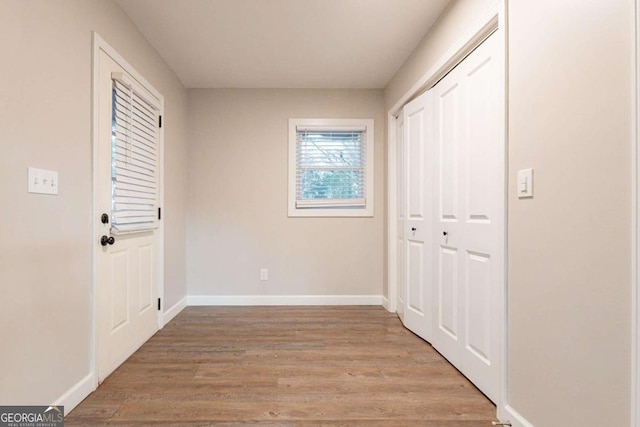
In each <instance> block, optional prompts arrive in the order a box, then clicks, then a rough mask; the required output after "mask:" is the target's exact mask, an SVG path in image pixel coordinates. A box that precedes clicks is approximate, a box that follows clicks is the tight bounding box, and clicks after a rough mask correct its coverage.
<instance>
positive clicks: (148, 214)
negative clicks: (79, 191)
mask: <svg viewBox="0 0 640 427" xmlns="http://www.w3.org/2000/svg"><path fill="white" fill-rule="evenodd" d="M111 79H112V81H113V89H112V104H111V105H112V122H111V232H112V233H113V234H126V233H137V232H144V231H148V230H152V229H154V228H157V226H158V199H159V184H158V176H159V175H158V166H159V140H160V138H159V121H158V118H159V111H160V105H159V103H158V101H157V100H156V99H155V98H154V97H153V96H151V95H150V94H148V92H147V91H145V90H144V88H142V87H141V86H139V85H137V84H136V83H135V82H134V81H132V80H131V79H130V78H129V77H128V76H127V75H126V74H124V73H113V74H112V75H111Z"/></svg>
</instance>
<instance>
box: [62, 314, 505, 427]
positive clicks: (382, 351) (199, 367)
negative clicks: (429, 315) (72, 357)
mask: <svg viewBox="0 0 640 427" xmlns="http://www.w3.org/2000/svg"><path fill="white" fill-rule="evenodd" d="M494 419H495V406H494V405H493V404H492V403H491V402H490V401H489V400H487V398H486V397H485V396H484V395H482V394H481V393H480V392H479V391H478V390H477V389H476V388H475V387H474V386H473V385H472V384H471V383H470V382H469V381H468V380H467V379H466V378H465V377H464V376H462V375H461V374H460V373H459V372H458V371H457V370H456V369H455V368H453V367H452V366H451V365H449V363H447V362H446V360H444V359H443V358H442V356H440V355H439V354H438V353H437V352H436V351H435V350H434V349H433V348H432V347H431V346H430V345H429V344H427V343H425V342H424V341H422V340H421V339H419V338H418V337H416V336H415V335H413V334H412V333H411V332H409V331H407V330H406V329H405V328H404V327H402V325H401V323H400V321H399V320H398V318H397V317H396V316H395V315H392V314H390V313H388V312H387V311H386V310H384V309H383V308H382V307H369V306H359V307H188V308H186V309H185V310H184V311H183V312H182V313H180V314H179V315H178V316H176V318H175V319H174V320H173V321H172V322H171V323H169V324H168V325H166V326H165V327H164V329H163V330H162V331H160V332H158V333H157V334H156V335H155V336H153V337H152V338H151V339H150V340H149V341H148V342H147V343H145V344H144V346H142V348H140V350H138V351H137V352H136V353H135V354H134V355H133V356H131V358H129V360H127V361H126V362H125V363H124V364H123V365H122V366H120V368H118V369H117V370H116V371H115V372H114V373H113V374H112V375H111V376H110V377H109V378H107V379H106V380H105V381H104V383H103V384H102V385H100V387H98V389H97V390H96V391H95V392H94V393H92V394H91V395H90V396H89V397H87V399H85V400H84V401H83V402H82V403H81V404H80V405H79V406H77V407H76V408H75V409H74V410H73V411H72V412H71V413H70V414H69V415H68V416H67V417H66V419H65V423H66V425H67V426H103V425H115V426H142V425H149V426H151V425H153V426H158V425H162V426H187V425H189V426H241V425H250V426H372V427H377V426H424V427H436V426H438V427H454V426H455V427H482V426H490V425H491V420H494Z"/></svg>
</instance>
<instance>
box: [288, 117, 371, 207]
mask: <svg viewBox="0 0 640 427" xmlns="http://www.w3.org/2000/svg"><path fill="white" fill-rule="evenodd" d="M373 136H374V135H373V120H371V119H289V216H373Z"/></svg>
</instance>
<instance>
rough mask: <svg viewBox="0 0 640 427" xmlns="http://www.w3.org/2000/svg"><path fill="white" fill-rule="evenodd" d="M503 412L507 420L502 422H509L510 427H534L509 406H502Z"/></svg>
mask: <svg viewBox="0 0 640 427" xmlns="http://www.w3.org/2000/svg"><path fill="white" fill-rule="evenodd" d="M504 411H505V412H506V413H507V418H506V419H505V420H502V421H507V420H508V421H510V422H511V426H512V427H534V426H533V424H531V423H530V422H529V421H527V419H526V418H525V417H523V416H522V415H520V413H519V412H518V411H516V410H515V409H513V408H512V407H511V406H509V405H505V406H504Z"/></svg>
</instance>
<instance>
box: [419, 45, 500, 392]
mask: <svg viewBox="0 0 640 427" xmlns="http://www.w3.org/2000/svg"><path fill="white" fill-rule="evenodd" d="M499 48H500V46H499V44H498V39H497V37H495V36H491V37H489V38H488V39H487V40H486V41H485V42H483V43H482V44H481V45H480V46H479V47H478V48H477V49H476V50H474V51H473V52H472V53H471V54H470V55H469V56H468V57H467V58H466V59H465V60H464V61H462V62H461V63H460V64H459V65H458V66H457V67H456V68H455V69H454V70H453V71H451V72H450V73H449V74H447V76H445V77H444V78H443V79H442V80H441V81H440V82H439V83H438V84H437V85H436V86H435V87H434V88H433V93H434V100H435V106H434V110H435V121H434V131H435V133H434V144H433V146H434V149H435V153H434V156H435V158H436V171H437V172H436V174H435V175H436V176H435V178H434V183H435V190H434V191H435V193H436V194H437V202H436V203H435V206H434V207H435V213H434V220H435V221H434V223H435V227H434V241H433V247H434V259H435V269H434V271H433V273H434V281H433V283H434V299H433V303H434V310H433V314H434V320H433V324H434V329H433V341H432V344H433V346H434V347H435V348H436V349H437V350H438V351H439V352H440V353H442V354H443V355H444V356H445V357H446V358H447V359H448V360H449V361H450V362H451V363H452V364H453V365H455V366H456V367H457V368H458V369H459V370H460V371H461V372H462V373H463V374H464V375H466V376H467V377H468V378H469V379H470V380H471V381H472V382H473V383H474V384H475V385H476V386H477V387H478V388H479V389H480V390H482V391H483V393H485V394H486V395H487V396H488V397H489V398H490V399H492V400H493V401H494V402H496V401H497V398H498V392H499V379H500V366H501V363H502V361H501V350H500V342H501V337H502V325H501V310H502V307H503V303H502V301H503V289H504V253H503V251H504V249H503V248H504V206H505V205H504V203H505V190H504V187H505V185H504V183H505V181H504V169H505V166H504V165H505V163H504V162H505V159H504V156H505V154H504V142H503V136H502V135H501V129H502V126H501V124H502V121H503V106H502V104H501V103H502V102H503V101H502V100H503V99H504V98H503V89H502V88H503V87H504V85H503V72H502V61H501V55H500V49H499Z"/></svg>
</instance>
